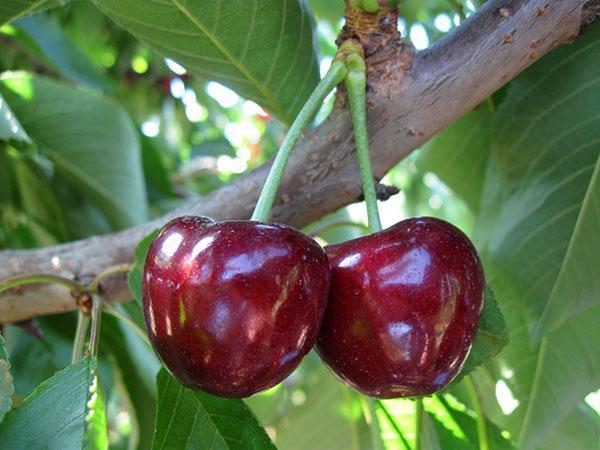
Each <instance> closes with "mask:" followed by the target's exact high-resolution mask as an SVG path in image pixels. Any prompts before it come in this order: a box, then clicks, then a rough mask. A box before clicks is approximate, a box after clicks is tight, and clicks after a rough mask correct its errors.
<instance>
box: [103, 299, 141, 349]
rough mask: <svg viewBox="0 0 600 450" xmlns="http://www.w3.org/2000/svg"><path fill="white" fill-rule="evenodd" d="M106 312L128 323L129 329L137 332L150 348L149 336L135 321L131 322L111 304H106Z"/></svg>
mask: <svg viewBox="0 0 600 450" xmlns="http://www.w3.org/2000/svg"><path fill="white" fill-rule="evenodd" d="M104 311H105V312H106V313H107V314H110V315H111V316H114V317H116V318H117V319H119V320H121V321H123V322H124V323H126V324H127V325H129V327H130V328H131V329H132V330H133V331H135V332H136V334H137V335H138V336H139V337H140V338H141V339H142V340H143V341H144V342H145V343H146V344H148V346H150V341H149V340H148V335H147V334H146V332H145V331H144V330H142V328H141V327H140V326H139V325H138V324H137V323H135V322H134V321H133V320H131V319H130V318H129V317H127V316H126V315H125V314H122V313H121V312H120V311H118V310H117V309H116V308H115V307H114V306H112V305H111V304H109V303H104Z"/></svg>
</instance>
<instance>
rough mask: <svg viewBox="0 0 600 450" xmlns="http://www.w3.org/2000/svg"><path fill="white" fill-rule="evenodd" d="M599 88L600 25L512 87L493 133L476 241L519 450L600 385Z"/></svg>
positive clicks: (498, 362) (538, 441)
mask: <svg viewBox="0 0 600 450" xmlns="http://www.w3.org/2000/svg"><path fill="white" fill-rule="evenodd" d="M599 87H600V23H598V24H596V25H594V26H592V27H591V28H589V29H588V31H587V33H586V34H585V35H584V36H582V37H581V39H578V40H577V41H576V42H575V43H574V44H573V45H571V46H568V47H563V48H558V49H556V50H555V51H553V52H552V53H551V54H550V55H548V56H547V57H544V58H543V59H542V60H541V61H540V62H539V63H537V64H535V65H534V66H533V67H531V68H530V69H529V70H528V71H526V72H525V73H524V74H523V75H522V76H520V77H519V78H518V79H516V80H515V81H514V82H512V83H511V86H510V88H509V90H508V93H507V96H506V98H505V99H504V101H503V103H502V105H501V107H500V108H499V109H498V113H497V118H496V121H495V122H494V132H493V137H492V145H491V154H490V157H489V160H488V161H489V163H488V168H487V173H486V183H485V189H484V192H485V194H484V197H483V198H485V202H483V203H482V208H481V215H480V217H479V218H478V235H479V240H480V241H481V242H482V244H483V245H481V246H480V248H481V249H482V256H483V259H484V263H485V266H486V273H487V274H488V281H489V282H490V284H491V286H492V287H493V288H494V291H495V293H496V295H497V297H498V299H499V301H500V304H501V307H502V311H503V312H504V314H505V317H506V320H507V323H508V324H509V328H510V330H511V342H510V344H509V345H508V346H507V347H506V348H505V350H504V351H503V352H502V353H501V354H500V355H499V357H498V358H497V360H496V361H495V364H496V366H497V368H498V372H499V373H500V374H501V376H502V380H503V381H504V382H505V383H506V384H507V386H508V387H509V389H510V390H511V391H512V393H513V395H514V397H515V398H516V400H517V401H518V402H520V403H519V407H518V408H517V409H516V410H515V411H514V412H513V413H512V414H511V416H510V422H509V424H510V425H509V431H510V432H511V433H512V434H513V436H518V448H519V449H523V450H529V449H534V448H538V446H539V445H540V444H541V443H542V442H543V441H545V440H546V438H547V437H548V436H549V435H550V433H552V431H553V429H554V428H555V427H556V426H557V425H558V424H559V423H560V422H561V420H562V419H563V418H565V417H566V416H567V415H568V414H569V413H570V412H571V411H572V410H573V408H574V407H576V405H578V404H579V403H580V401H581V400H582V399H583V397H584V396H585V395H587V394H588V393H589V392H590V391H591V390H593V389H597V387H598V385H600V358H598V357H597V353H598V348H597V347H598V346H597V343H598V342H600V327H598V320H597V318H598V317H599V314H600V296H599V295H598V292H600V284H599V283H600V276H599V272H598V268H599V267H600V253H599V252H598V251H596V248H597V239H598V223H599V222H598V220H599V207H598V198H600V184H599V183H598V172H599V171H600V169H599V166H600V162H599V154H600V152H599V151H598V149H599V146H600V114H599V112H598V104H600V89H599ZM540 317H541V318H542V319H541V320H540Z"/></svg>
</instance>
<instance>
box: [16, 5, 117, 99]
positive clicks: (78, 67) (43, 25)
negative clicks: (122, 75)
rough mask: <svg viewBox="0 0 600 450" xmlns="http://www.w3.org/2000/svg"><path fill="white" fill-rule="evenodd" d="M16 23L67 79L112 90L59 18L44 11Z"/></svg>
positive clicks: (96, 87) (92, 86)
mask: <svg viewBox="0 0 600 450" xmlns="http://www.w3.org/2000/svg"><path fill="white" fill-rule="evenodd" d="M14 26H15V27H17V28H18V29H20V30H22V31H24V32H25V33H27V35H28V36H29V37H30V38H31V39H32V40H33V42H34V43H35V45H36V46H37V47H38V52H39V53H40V54H42V55H43V57H44V58H45V59H47V60H48V61H49V62H50V64H51V66H52V67H53V68H55V69H56V70H57V71H59V72H60V73H62V74H64V75H65V76H66V77H67V78H69V79H71V80H73V81H75V82H76V83H80V84H83V85H86V86H88V87H90V88H92V89H97V90H100V91H108V90H111V89H112V83H111V82H110V81H109V79H108V78H107V77H106V76H104V74H103V73H102V72H101V70H100V69H99V68H98V67H97V66H95V65H94V64H92V63H91V62H90V60H89V59H88V57H87V56H86V55H85V54H84V53H83V52H82V51H81V50H80V49H79V48H78V47H77V46H76V45H75V43H74V42H73V41H72V40H71V38H70V37H69V36H68V35H67V34H66V33H65V32H64V31H63V29H62V27H61V26H60V23H59V22H58V20H57V19H56V17H53V16H49V15H41V14H40V15H36V16H32V17H25V18H22V19H19V20H18V21H16V22H15V23H14Z"/></svg>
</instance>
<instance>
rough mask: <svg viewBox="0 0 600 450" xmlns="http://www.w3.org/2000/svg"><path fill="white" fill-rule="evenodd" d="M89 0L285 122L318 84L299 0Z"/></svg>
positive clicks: (182, 61) (308, 25)
mask: <svg viewBox="0 0 600 450" xmlns="http://www.w3.org/2000/svg"><path fill="white" fill-rule="evenodd" d="M96 4H97V5H98V7H99V8H100V9H101V10H102V11H103V12H105V13H106V14H107V15H108V16H109V17H110V18H111V19H113V20H114V21H115V22H116V23H117V24H118V25H120V26H121V27H123V28H124V29H126V30H128V31H129V32H131V33H132V34H133V35H135V36H136V37H137V38H138V39H140V40H141V41H142V42H144V43H146V44H148V45H149V46H150V47H152V48H154V49H156V50H158V51H159V52H160V53H162V54H164V55H166V56H168V57H170V58H173V59H175V60H176V61H177V62H178V63H180V64H182V65H183V66H185V67H186V68H187V69H189V70H190V71H191V72H193V73H195V74H197V75H199V76H201V77H203V78H206V79H210V80H215V81H218V82H220V83H222V84H224V85H226V86H228V87H230V88H231V89H234V90H236V91H237V92H238V93H239V94H240V95H242V96H244V97H246V98H248V99H250V100H254V101H255V102H257V103H259V104H261V105H262V106H263V107H264V108H266V109H268V110H270V111H271V112H272V113H273V114H274V115H276V116H278V117H279V118H280V119H281V120H283V121H284V122H286V123H288V124H289V123H290V122H291V121H292V120H293V118H294V117H295V116H296V114H297V113H298V111H299V110H300V108H301V107H302V105H303V104H304V102H305V101H306V99H307V98H308V96H309V95H310V92H311V91H312V89H313V88H314V87H315V86H316V84H317V81H318V73H317V59H316V55H315V51H314V48H313V45H312V26H311V25H312V22H311V18H310V17H309V14H308V12H307V11H306V7H305V5H304V3H303V2H302V1H300V0H283V1H281V0H255V1H252V2H238V1H234V0H220V1H218V2H186V1H184V0H168V1H160V2H141V1H139V0H96Z"/></svg>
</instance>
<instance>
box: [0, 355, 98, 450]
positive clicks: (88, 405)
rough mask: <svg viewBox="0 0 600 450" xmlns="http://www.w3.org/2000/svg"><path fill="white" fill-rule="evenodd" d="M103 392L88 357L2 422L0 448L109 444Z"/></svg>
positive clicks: (46, 384)
mask: <svg viewBox="0 0 600 450" xmlns="http://www.w3.org/2000/svg"><path fill="white" fill-rule="evenodd" d="M106 430H107V429H106V415H105V408H104V394H103V392H102V387H101V386H100V383H99V381H98V377H97V374H96V367H95V362H94V361H93V360H92V359H91V358H90V357H86V358H84V359H82V360H81V361H79V362H78V363H76V364H73V365H71V366H69V367H67V368H65V369H63V370H61V371H60V372H57V373H56V374H55V375H54V376H53V377H52V378H50V379H49V380H47V381H45V382H43V383H42V384H40V385H39V386H38V387H37V388H36V389H35V390H34V391H33V393H32V394H31V395H30V396H29V397H27V398H26V399H25V401H24V402H23V403H22V404H21V405H20V406H19V407H18V408H15V409H13V410H12V411H11V412H10V413H8V414H7V415H6V417H5V418H4V421H3V422H2V423H1V424H0V448H64V449H67V448H73V449H74V448H90V449H92V448H93V449H102V448H108V438H107V431H106Z"/></svg>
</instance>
